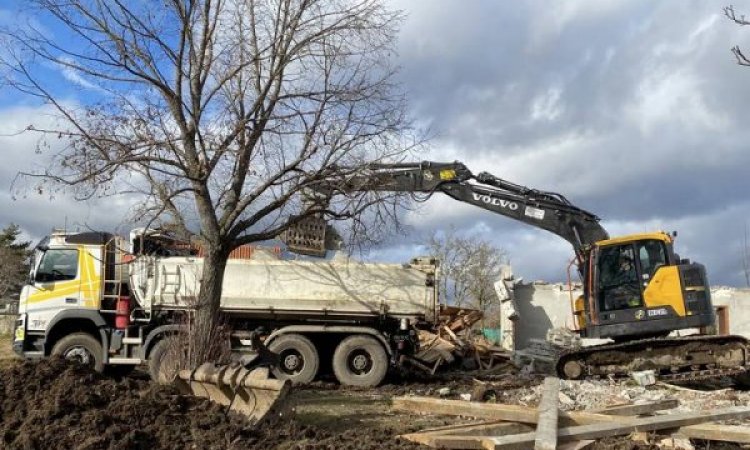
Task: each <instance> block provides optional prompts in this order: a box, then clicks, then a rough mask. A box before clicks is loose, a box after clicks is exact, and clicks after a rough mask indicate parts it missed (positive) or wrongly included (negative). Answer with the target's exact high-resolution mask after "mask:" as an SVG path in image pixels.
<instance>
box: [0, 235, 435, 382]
mask: <svg viewBox="0 0 750 450" xmlns="http://www.w3.org/2000/svg"><path fill="white" fill-rule="evenodd" d="M240 253H242V252H240ZM245 253H246V254H245V255H239V256H238V257H233V258H230V260H229V262H228V264H227V267H226V271H225V275H224V285H223V294H222V297H221V309H222V310H223V312H224V313H225V314H224V316H225V317H226V320H227V323H226V328H227V330H228V334H229V341H230V345H231V351H232V354H233V355H235V356H236V357H237V358H236V359H237V360H242V357H243V356H244V355H249V354H252V353H253V352H256V351H257V349H255V348H254V346H253V345H252V341H253V339H254V338H259V339H260V340H262V342H263V345H264V346H265V347H266V348H267V349H268V350H270V351H271V352H273V353H274V354H276V355H278V361H279V362H278V364H276V365H274V366H273V367H271V368H270V369H271V371H272V372H273V374H274V375H275V378H276V379H279V380H289V381H290V382H291V383H307V382H310V381H312V380H313V379H315V377H316V376H317V375H318V373H319V371H320V370H321V368H322V367H330V368H331V369H332V371H333V373H334V374H335V376H336V378H337V379H338V380H339V381H340V382H341V383H342V384H346V385H356V386H375V385H377V384H379V383H380V382H381V381H382V380H383V378H384V377H385V375H386V372H387V371H388V369H389V368H391V367H394V366H398V365H400V364H402V363H404V360H405V359H408V358H409V357H410V356H412V355H414V354H415V352H416V351H417V349H418V340H417V332H416V331H417V330H418V329H419V328H420V327H427V326H429V324H431V323H432V322H434V321H435V320H436V319H437V314H438V308H439V305H438V297H437V290H436V287H435V286H436V283H435V277H436V262H435V260H434V259H430V258H417V259H414V260H413V261H411V262H410V263H408V264H403V265H401V264H372V263H362V262H357V261H354V260H350V259H348V258H345V257H341V258H333V259H331V260H324V259H318V260H314V261H310V260H285V259H281V258H279V257H277V256H274V255H273V253H272V252H271V253H269V252H263V251H256V252H254V254H253V255H249V253H250V252H248V251H246V252H245ZM202 267H203V258H201V257H200V255H199V254H196V252H195V251H194V249H192V248H191V247H190V246H189V245H183V244H180V243H178V242H176V241H175V242H171V243H170V241H169V240H168V239H167V238H166V237H165V236H164V234H159V233H157V232H151V231H144V230H136V231H135V232H133V233H131V237H130V239H129V240H126V239H124V238H121V237H118V236H114V235H112V234H109V233H102V232H84V233H70V232H63V231H57V232H53V233H52V234H51V235H50V236H49V237H47V238H45V239H44V240H43V241H42V242H40V244H39V245H37V246H36V248H35V250H34V257H33V263H32V267H31V273H30V276H29V281H28V283H27V285H26V286H24V288H23V290H22V293H21V296H20V302H19V317H18V321H17V324H16V330H15V339H14V342H13V348H14V350H15V351H16V353H18V354H19V355H21V356H24V357H27V358H40V357H46V356H49V355H61V356H64V357H67V358H75V359H78V360H79V361H81V362H83V363H85V364H88V365H90V366H91V367H93V368H95V369H96V370H99V371H104V370H113V371H119V372H125V371H128V370H131V369H132V368H134V367H136V366H138V365H141V364H147V365H148V368H149V372H150V373H151V375H152V377H154V378H156V379H158V378H159V376H160V375H159V374H160V373H161V372H163V367H162V363H163V361H164V357H165V355H166V353H167V350H168V347H169V342H170V339H168V338H169V337H170V336H174V335H177V334H179V333H181V332H184V330H185V326H186V325H185V324H186V323H189V321H190V314H191V312H192V311H194V306H195V301H196V298H197V295H198V292H199V290H200V283H201V281H200V274H201V271H202ZM204 372H205V373H204V374H203V375H204V376H202V377H198V378H204V379H209V378H212V379H214V380H216V379H220V378H222V377H224V372H222V373H221V374H218V372H216V371H215V370H213V369H211V370H208V369H206V370H205V371H204ZM209 373H210V374H212V375H210V376H209V375H208V374H209ZM193 378H196V377H193ZM192 381H196V380H195V379H194V380H192Z"/></svg>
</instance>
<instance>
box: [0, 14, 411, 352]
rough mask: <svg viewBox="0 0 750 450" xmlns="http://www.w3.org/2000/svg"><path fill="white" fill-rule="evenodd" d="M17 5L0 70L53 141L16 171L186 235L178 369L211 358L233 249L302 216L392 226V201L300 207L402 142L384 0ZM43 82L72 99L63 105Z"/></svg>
mask: <svg viewBox="0 0 750 450" xmlns="http://www.w3.org/2000/svg"><path fill="white" fill-rule="evenodd" d="M24 4H28V5H29V7H30V8H32V13H33V14H35V20H34V21H30V22H29V23H23V24H20V25H19V26H18V27H16V28H12V29H10V30H8V31H6V32H5V33H4V35H3V36H2V37H4V42H3V51H2V52H0V72H6V73H7V74H9V75H8V77H7V80H6V82H7V83H9V84H10V85H12V86H14V87H15V88H17V89H18V90H20V91H21V92H24V93H26V94H29V95H30V96H33V97H36V98H38V99H40V100H41V101H42V102H45V103H46V104H48V105H51V106H52V108H53V110H55V111H56V112H57V114H56V116H57V117H56V118H57V119H58V121H57V126H53V127H51V128H45V129H41V127H33V126H32V127H30V131H32V132H37V133H40V134H41V135H42V136H47V137H48V138H49V139H53V140H55V142H57V140H58V139H59V140H60V141H61V144H62V150H61V151H59V152H58V153H56V154H54V155H53V161H52V163H51V164H50V165H49V168H48V169H46V170H42V171H40V172H38V173H34V174H31V175H34V176H37V177H38V178H36V179H37V180H40V184H39V185H35V186H33V188H35V189H41V190H43V191H44V190H46V189H49V188H50V186H53V189H54V186H59V185H60V184H62V185H63V186H73V187H74V188H75V191H76V192H77V194H78V196H79V197H80V198H88V197H90V196H94V195H111V194H118V193H129V194H131V195H140V196H142V201H140V202H139V204H138V207H137V208H136V210H135V216H136V217H138V218H141V219H143V220H145V221H147V222H148V223H151V221H154V222H159V221H163V220H166V221H169V222H171V223H173V224H178V225H179V227H180V228H182V229H184V230H186V234H189V232H193V233H197V234H199V237H200V239H201V242H202V243H203V244H204V250H205V264H204V266H203V267H204V268H203V273H202V276H201V279H202V283H201V286H200V293H199V295H198V299H197V301H196V305H195V309H194V311H195V322H194V323H195V324H196V325H195V328H194V330H197V331H196V332H191V333H190V339H191V346H192V349H193V350H192V352H191V359H192V360H193V361H191V363H192V364H198V363H200V362H203V361H206V360H211V359H213V358H212V357H211V355H210V354H207V352H208V350H206V349H210V348H213V346H212V345H211V343H212V342H214V341H215V339H214V333H213V332H214V331H215V325H216V324H218V323H219V322H220V320H219V319H220V309H219V306H220V297H221V290H222V279H223V275H224V272H225V268H226V262H227V258H228V255H229V253H230V252H231V251H232V250H233V249H234V248H236V247H238V246H240V245H243V244H248V243H252V242H256V241H262V240H267V239H270V238H273V237H275V236H277V235H279V234H280V233H281V232H283V231H284V230H285V229H287V228H289V227H290V226H293V225H295V224H296V223H299V222H301V221H303V220H304V219H305V218H307V217H309V216H324V217H325V218H331V219H352V218H355V219H356V218H358V217H360V214H361V213H362V212H363V211H365V210H372V209H377V208H381V209H380V211H381V214H371V215H369V216H368V217H370V218H373V219H374V220H377V219H385V220H391V219H393V217H394V214H392V212H393V211H395V210H397V208H396V209H394V204H396V203H398V202H399V201H400V200H399V198H403V197H402V196H399V195H396V194H386V193H376V192H361V193H359V194H357V195H355V196H351V197H348V198H346V199H339V200H338V201H335V202H328V201H324V200H323V199H321V200H319V201H312V202H310V201H306V199H305V197H304V195H303V192H304V191H305V189H306V187H308V186H309V185H310V184H311V183H314V182H316V181H320V180H322V179H326V178H329V177H331V176H332V175H344V176H345V175H347V173H349V172H353V173H356V171H358V170H359V168H361V167H364V166H365V165H367V164H370V163H373V162H378V161H380V162H391V161H395V160H400V159H401V158H403V157H404V156H405V152H406V151H407V150H408V149H409V148H410V147H411V146H413V145H414V140H413V139H411V134H410V130H411V127H410V124H409V122H408V120H407V118H406V115H405V100H404V96H403V93H402V92H401V89H400V86H399V84H398V83H397V82H396V80H395V79H394V74H395V72H396V68H395V66H394V65H393V63H392V61H393V55H394V54H395V39H396V33H397V30H398V27H399V24H400V22H401V17H402V15H401V13H400V12H398V11H393V10H390V9H389V8H388V4H387V2H386V1H385V0H354V1H346V0H294V1H289V0H268V1H262V2H260V1H237V0H168V1H161V2H152V1H109V0H27V1H26V2H24ZM53 30H54V31H53ZM50 69H55V70H57V71H58V72H62V74H64V75H66V78H67V80H77V81H78V85H79V86H83V87H84V88H85V89H86V94H87V95H86V97H85V98H82V99H81V100H80V102H79V103H73V102H71V101H69V98H68V97H67V96H66V95H65V94H66V92H64V91H63V92H61V90H60V85H61V83H62V81H61V75H60V73H54V72H50ZM65 83H67V85H70V82H69V81H66V82H65ZM41 144H42V145H41V146H40V150H42V151H44V150H45V149H48V148H50V146H49V141H48V140H46V139H45V140H43V141H42V142H41ZM342 167H346V168H347V169H341V168H342ZM342 172H347V173H342ZM50 183H51V184H50ZM355 223H356V224H358V225H362V224H363V222H361V221H357V222H355ZM368 224H370V225H372V222H368ZM382 225H383V224H382V223H376V224H375V225H373V226H372V228H371V229H373V230H380V229H382ZM209 353H210V352H209Z"/></svg>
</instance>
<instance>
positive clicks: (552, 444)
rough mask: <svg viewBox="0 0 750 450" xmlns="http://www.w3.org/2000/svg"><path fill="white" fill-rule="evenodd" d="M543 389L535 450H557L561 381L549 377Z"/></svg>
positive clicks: (545, 380)
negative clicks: (558, 405)
mask: <svg viewBox="0 0 750 450" xmlns="http://www.w3.org/2000/svg"><path fill="white" fill-rule="evenodd" d="M542 389H543V391H542V400H541V401H540V402H539V418H538V419H537V424H536V438H535V439H534V450H555V449H556V448H557V415H558V409H557V403H558V398H559V395H560V380H559V379H558V378H556V377H547V378H545V379H544V386H543V388H542Z"/></svg>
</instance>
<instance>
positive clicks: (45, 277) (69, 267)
mask: <svg viewBox="0 0 750 450" xmlns="http://www.w3.org/2000/svg"><path fill="white" fill-rule="evenodd" d="M77 275H78V250H70V249H50V250H47V251H46V252H44V255H42V260H41V261H40V263H39V268H38V269H37V271H36V281H39V282H41V283H45V282H50V281H65V280H75V279H76V276H77Z"/></svg>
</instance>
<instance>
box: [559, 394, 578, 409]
mask: <svg viewBox="0 0 750 450" xmlns="http://www.w3.org/2000/svg"><path fill="white" fill-rule="evenodd" d="M557 400H558V401H559V402H560V405H562V406H568V407H573V406H575V404H576V402H575V401H573V399H572V398H570V397H568V396H567V395H566V394H565V393H564V392H559V393H558V394H557Z"/></svg>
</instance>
